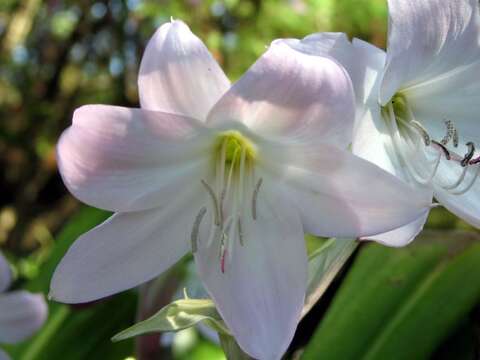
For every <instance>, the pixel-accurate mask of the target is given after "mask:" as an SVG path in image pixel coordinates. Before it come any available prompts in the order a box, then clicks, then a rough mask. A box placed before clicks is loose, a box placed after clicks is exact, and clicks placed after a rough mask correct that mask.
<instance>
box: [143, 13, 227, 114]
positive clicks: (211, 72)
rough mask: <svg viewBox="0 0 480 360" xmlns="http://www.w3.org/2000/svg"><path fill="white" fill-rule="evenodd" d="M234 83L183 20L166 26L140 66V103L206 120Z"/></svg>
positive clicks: (151, 107)
mask: <svg viewBox="0 0 480 360" xmlns="http://www.w3.org/2000/svg"><path fill="white" fill-rule="evenodd" d="M229 87H230V82H229V80H228V79H227V77H226V76H225V74H224V73H223V71H222V69H221V68H220V66H218V64H217V62H216V61H215V59H214V58H213V57H212V55H211V54H210V52H209V51H208V49H207V48H206V47H205V45H204V44H203V42H202V41H201V40H200V39H199V38H198V37H196V36H195V35H194V34H193V33H192V32H191V31H190V29H189V28H188V26H187V25H185V24H184V23H183V22H181V21H178V20H176V21H172V22H171V23H167V24H164V25H162V26H161V27H160V28H159V29H158V30H157V32H156V33H155V34H154V35H153V37H152V38H151V39H150V41H149V42H148V45H147V47H146V49H145V53H144V55H143V59H142V62H141V65H140V73H139V78H138V90H139V96H140V104H141V106H142V108H144V109H147V110H156V111H164V112H169V113H175V114H181V115H185V116H190V117H193V118H195V119H198V120H205V118H206V116H207V113H208V112H209V111H210V109H211V108H212V106H213V105H214V104H215V103H216V102H217V100H218V99H219V98H220V97H221V96H222V95H223V93H225V91H227V90H228V88H229Z"/></svg>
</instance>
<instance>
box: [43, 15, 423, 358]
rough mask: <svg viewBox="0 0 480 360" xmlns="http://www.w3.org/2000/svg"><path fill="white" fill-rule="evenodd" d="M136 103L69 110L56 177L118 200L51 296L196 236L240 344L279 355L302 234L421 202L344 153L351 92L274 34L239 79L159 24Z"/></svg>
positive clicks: (95, 284)
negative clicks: (274, 40) (274, 38)
mask: <svg viewBox="0 0 480 360" xmlns="http://www.w3.org/2000/svg"><path fill="white" fill-rule="evenodd" d="M139 93H140V102H141V106H142V109H127V108H121V107H113V106H103V105H90V106H85V107H82V108H80V109H78V110H77V111H76V112H75V114H74V118H73V124H72V126H71V127H70V128H69V129H67V130H66V132H65V133H64V134H63V135H62V138H61V139H60V142H59V144H58V161H59V168H60V172H61V174H62V176H63V179H64V182H65V184H66V185H67V187H68V188H69V189H70V191H71V192H72V193H73V194H74V195H75V196H76V197H78V198H79V199H80V200H82V201H84V202H86V203H88V204H91V205H93V206H97V207H100V208H104V209H108V210H112V211H115V212H116V214H115V215H114V216H113V217H111V218H110V219H109V220H107V221H106V222H105V223H104V224H102V225H100V226H98V227H97V228H95V229H93V230H91V231H90V232H88V233H86V234H84V235H83V236H82V237H80V238H79V239H78V240H77V241H76V242H75V243H74V244H73V246H72V247H71V248H70V250H69V251H68V253H67V254H66V255H65V257H64V259H63V260H62V262H61V263H60V265H59V267H58V268H57V270H56V272H55V274H54V277H53V280H52V285H51V296H52V297H53V298H55V299H57V300H59V301H62V302H68V303H75V302H86V301H90V300H93V299H97V298H101V297H104V296H108V295H110V294H113V293H116V292H119V291H122V290H124V289H128V288H131V287H134V286H137V285H139V284H140V283H143V282H145V281H147V280H149V279H152V278H154V277H156V276H158V275H159V274H160V273H161V272H163V271H164V270H166V269H167V268H169V267H170V266H171V265H173V264H174V263H175V262H177V261H178V260H179V259H180V258H181V257H182V256H183V255H185V254H186V253H188V252H189V251H190V250H192V251H193V253H194V257H195V261H196V264H197V269H198V271H199V275H200V277H201V279H202V281H203V283H204V285H205V287H206V289H207V291H208V292H209V294H210V296H211V297H212V299H213V300H214V301H215V303H216V306H217V308H218V310H219V312H220V313H221V315H222V317H223V319H224V320H225V322H226V324H227V325H228V327H229V328H230V329H231V331H232V332H233V334H234V336H235V337H236V339H237V341H238V343H239V345H240V346H241V347H242V349H243V350H244V351H245V352H247V353H248V354H250V355H251V356H253V357H255V358H258V359H277V358H279V357H280V356H281V355H282V353H283V352H284V351H285V349H286V348H287V346H288V345H289V343H290V341H291V339H292V337H293V334H294V331H295V328H296V326H297V322H298V320H299V316H300V312H301V309H302V306H303V302H304V296H305V288H306V281H307V255H306V250H305V243H304V232H310V233H313V234H317V235H322V236H343V237H359V236H367V235H371V234H376V233H379V232H382V231H387V230H390V229H393V228H395V227H397V226H400V225H402V224H406V223H408V222H410V221H412V220H413V219H415V218H416V217H418V216H420V215H421V214H424V213H425V212H427V211H428V209H429V206H430V197H431V194H425V193H423V192H419V191H413V190H411V189H410V188H409V187H408V186H406V185H405V184H404V183H402V182H401V181H399V180H398V179H396V178H395V177H394V176H392V175H390V174H388V173H386V172H384V171H383V170H381V169H380V168H378V167H376V166H374V165H372V164H371V163H369V162H367V161H365V160H362V159H360V158H357V157H355V156H353V155H351V154H350V153H349V152H347V151H346V150H344V149H346V148H347V146H348V144H349V143H350V142H351V132H352V126H353V120H354V103H353V102H354V98H353V91H352V87H351V82H350V79H349V78H348V75H347V74H346V72H345V71H344V70H343V69H342V68H341V67H340V66H338V65H337V64H336V63H335V62H333V61H332V60H329V59H326V58H321V57H316V56H309V55H305V54H301V53H299V52H297V51H294V50H292V49H291V48H290V47H288V46H286V45H285V44H281V43H279V44H272V45H271V46H270V47H269V48H268V50H267V51H266V53H265V54H264V55H263V56H262V57H261V58H260V59H259V60H258V61H257V62H256V63H255V64H254V65H253V66H252V67H251V68H250V69H249V70H248V72H247V73H246V74H245V75H244V76H243V77H242V78H241V79H240V80H239V81H238V82H237V83H235V84H234V85H232V86H231V85H230V83H229V81H228V79H227V78H226V76H225V75H224V73H223V72H222V70H221V69H220V67H219V66H218V64H217V63H216V62H215V61H214V59H213V57H212V56H211V55H210V53H209V52H208V50H207V49H206V47H205V46H204V44H203V43H202V42H201V41H200V40H199V39H198V38H197V37H196V36H195V35H193V34H192V33H191V32H190V30H189V29H188V27H187V26H186V25H185V24H184V23H182V22H180V21H173V22H172V23H168V24H165V25H163V26H162V27H160V29H159V30H158V31H157V32H156V33H155V35H154V36H153V38H152V39H151V40H150V42H149V44H148V46H147V49H146V51H145V54H144V57H143V60H142V64H141V67H140V76H139Z"/></svg>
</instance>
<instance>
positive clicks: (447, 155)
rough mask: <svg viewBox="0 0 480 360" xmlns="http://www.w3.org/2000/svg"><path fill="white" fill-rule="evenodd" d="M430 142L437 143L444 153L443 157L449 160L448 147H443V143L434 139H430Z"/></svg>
mask: <svg viewBox="0 0 480 360" xmlns="http://www.w3.org/2000/svg"><path fill="white" fill-rule="evenodd" d="M432 143H433V144H435V145H437V146H438V147H439V148H440V149H441V150H442V151H443V153H444V154H445V158H446V159H447V160H450V158H451V157H450V152H449V151H448V149H447V148H446V147H445V145H443V144H440V143H439V142H438V141H435V140H432Z"/></svg>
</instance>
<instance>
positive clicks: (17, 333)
mask: <svg viewBox="0 0 480 360" xmlns="http://www.w3.org/2000/svg"><path fill="white" fill-rule="evenodd" d="M11 280H12V272H11V270H10V266H9V265H8V263H7V261H6V259H5V258H4V257H3V255H2V254H1V253H0V343H7V344H11V343H17V342H20V341H23V340H25V339H26V338H28V337H30V336H31V335H33V334H34V333H35V332H36V331H37V330H38V329H39V328H40V327H41V326H42V325H43V323H44V322H45V319H46V317H47V304H46V302H45V299H44V297H43V295H42V294H31V293H29V292H27V291H24V290H17V291H10V292H6V290H7V289H8V287H9V286H10V283H11ZM5 358H7V356H6V354H5V353H3V352H2V351H1V350H0V359H5Z"/></svg>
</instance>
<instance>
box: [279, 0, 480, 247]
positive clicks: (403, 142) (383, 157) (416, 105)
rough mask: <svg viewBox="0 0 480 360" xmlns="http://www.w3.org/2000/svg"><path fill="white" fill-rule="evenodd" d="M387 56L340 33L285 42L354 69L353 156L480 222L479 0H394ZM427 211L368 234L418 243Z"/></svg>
mask: <svg viewBox="0 0 480 360" xmlns="http://www.w3.org/2000/svg"><path fill="white" fill-rule="evenodd" d="M388 5H389V11H390V17H389V37H388V47H387V52H386V53H385V52H383V51H382V50H380V49H378V48H376V47H374V46H373V45H370V44H368V43H365V42H363V41H361V40H358V39H354V40H353V42H352V43H350V42H349V41H348V39H347V38H346V36H345V35H344V34H341V33H323V34H313V35H310V36H308V37H306V38H305V39H303V40H302V41H298V40H286V42H288V43H289V45H290V46H292V47H293V48H295V49H297V50H299V51H302V52H304V53H309V54H316V55H321V56H325V55H329V56H332V57H334V58H335V59H336V60H337V61H339V62H340V63H341V64H342V65H343V66H345V68H346V69H347V71H348V72H349V74H350V76H351V78H352V81H353V86H354V88H355V93H356V98H357V120H356V125H355V131H354V140H353V144H352V150H353V152H354V153H355V154H356V155H358V156H361V157H363V158H365V159H367V160H369V161H371V162H373V163H375V164H377V165H378V166H380V167H382V168H384V169H385V170H387V171H389V172H390V173H392V174H394V175H396V176H398V177H399V178H401V179H402V180H404V181H405V182H408V183H410V184H412V185H413V186H416V187H418V188H425V187H427V188H431V189H433V191H434V196H435V198H436V199H437V200H438V201H439V202H440V203H441V204H442V205H443V206H445V207H446V208H447V209H449V210H450V211H451V212H453V213H455V214H456V215H458V216H459V217H461V218H462V219H464V220H465V221H467V222H469V223H470V224H472V225H473V226H476V227H479V226H480V187H479V185H480V182H479V181H478V179H479V173H480V156H479V155H480V154H479V153H478V151H477V149H476V146H477V147H478V145H479V144H480V126H479V125H478V119H477V118H478V111H477V110H478V108H479V104H480V91H479V87H478V86H479V84H480V45H479V44H480V36H479V30H480V20H479V9H478V1H477V0H455V1H453V0H452V1H450V0H448V1H447V0H424V1H413V0H407V1H405V0H389V2H388ZM427 215H428V214H423V215H422V216H420V217H419V218H417V219H416V220H415V221H413V222H412V223H410V224H408V225H407V226H403V227H401V228H398V229H395V230H393V231H390V232H387V233H383V234H379V235H376V236H370V237H369V238H370V239H373V240H377V241H380V242H383V243H385V244H388V245H392V246H403V245H406V244H408V243H409V242H410V241H412V240H413V239H414V238H415V236H416V235H417V234H418V233H419V232H420V230H421V229H422V227H423V225H424V223H425V221H426V219H427Z"/></svg>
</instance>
